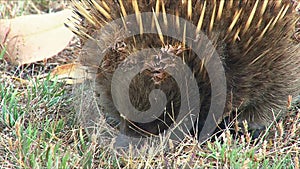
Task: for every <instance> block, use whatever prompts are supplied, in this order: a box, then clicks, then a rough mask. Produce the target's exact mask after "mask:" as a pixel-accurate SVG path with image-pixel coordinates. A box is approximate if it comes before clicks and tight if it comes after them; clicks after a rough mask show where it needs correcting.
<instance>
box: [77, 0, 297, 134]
mask: <svg viewBox="0 0 300 169" xmlns="http://www.w3.org/2000/svg"><path fill="white" fill-rule="evenodd" d="M182 2H183V1H181V0H180V1H164V4H165V8H166V13H169V14H173V15H178V16H180V17H182V18H184V19H187V20H189V21H190V22H192V23H193V24H194V25H197V23H198V20H199V17H200V14H201V9H202V8H203V4H204V2H203V1H200V0H192V7H193V10H192V11H193V13H192V17H191V18H189V17H188V15H187V2H185V3H184V4H182ZM105 3H106V5H107V6H108V7H109V9H110V10H108V9H107V11H109V14H110V16H111V18H107V17H105V16H103V14H101V13H100V12H99V11H98V10H97V9H96V8H94V7H93V5H92V4H89V3H86V4H85V5H86V6H88V7H89V8H90V14H89V16H91V18H93V19H94V20H97V21H98V22H99V23H97V24H91V23H89V22H88V20H84V22H85V26H83V27H86V28H88V31H85V30H84V29H81V28H80V27H82V26H79V30H81V33H79V34H80V35H81V36H82V37H83V39H84V40H86V36H83V35H84V34H85V33H87V34H89V35H93V37H94V38H95V39H97V40H98V39H101V42H100V43H107V44H115V46H109V47H107V46H105V45H104V46H97V45H96V44H93V42H88V43H90V44H85V46H86V47H85V48H84V50H83V55H82V56H81V58H80V60H81V62H82V63H83V64H84V65H88V66H90V67H91V69H95V67H96V68H97V76H96V78H95V82H96V90H95V92H96V93H98V94H99V97H100V102H99V105H100V106H101V108H102V109H103V112H104V113H105V114H106V115H107V116H110V117H114V118H115V119H117V121H121V126H120V129H121V130H123V131H124V132H125V133H127V134H129V135H140V134H141V132H142V133H145V131H146V132H150V133H154V134H158V133H159V130H161V129H164V128H167V127H168V125H170V124H171V123H172V120H171V118H169V117H167V118H165V117H164V116H163V115H162V116H161V117H160V120H156V121H154V122H152V123H148V124H139V123H131V122H130V121H127V120H125V119H123V118H121V117H120V112H118V111H117V110H116V108H115V106H114V103H113V101H112V98H111V91H110V90H111V88H110V87H111V86H110V84H111V78H112V75H113V73H114V70H115V69H116V67H117V66H118V65H119V64H120V63H121V62H122V61H124V60H125V64H126V63H127V62H128V64H129V62H130V60H126V59H125V58H126V56H128V54H130V53H132V52H133V51H135V50H139V49H143V48H147V47H149V46H151V47H161V46H162V44H161V41H160V40H159V37H158V36H157V35H143V37H140V36H137V37H135V41H134V40H133V39H132V38H127V39H124V40H121V41H119V40H120V39H122V38H120V37H122V29H121V30H120V29H118V28H116V29H115V31H114V32H106V33H103V32H102V33H99V32H98V31H97V30H98V29H100V28H101V24H104V23H105V22H104V21H106V22H110V21H111V20H113V19H118V18H120V17H121V13H122V11H121V9H120V5H119V3H118V2H117V1H105ZM122 3H123V5H124V7H125V9H126V12H127V14H130V13H135V10H134V8H133V5H132V1H131V0H123V1H122ZM160 3H161V1H160ZM263 3H264V2H263V1H259V3H258V6H257V9H256V14H255V15H254V18H253V21H252V22H251V24H250V26H249V28H248V29H247V31H245V32H244V30H245V29H246V26H245V25H246V22H247V21H248V18H249V16H250V13H251V11H252V9H253V7H254V5H255V1H252V0H248V1H247V0H245V1H225V4H224V10H223V13H222V15H221V18H218V17H217V15H215V18H214V24H213V28H212V29H211V30H210V23H211V21H212V19H211V18H212V15H213V10H214V8H215V7H216V8H215V9H216V13H217V12H218V8H219V5H220V2H219V1H218V2H217V3H216V4H214V3H213V1H208V2H207V4H206V10H205V17H204V22H203V25H202V31H203V32H204V33H206V34H207V36H208V37H209V38H210V39H211V40H212V42H213V44H214V46H215V47H216V49H217V51H218V53H219V54H220V57H221V58H220V59H221V60H222V62H223V66H224V68H225V73H226V80H227V91H228V94H227V100H226V102H227V106H226V108H225V110H224V114H227V113H229V112H233V114H235V113H234V112H235V111H233V110H238V113H240V114H239V116H238V121H239V122H241V121H243V120H247V121H248V123H249V127H250V128H251V129H260V128H263V127H264V126H267V125H269V124H270V123H271V122H272V121H273V120H274V117H277V115H278V114H279V113H280V112H281V111H283V112H284V110H285V108H286V104H287V99H288V96H289V95H297V94H299V91H300V82H299V81H300V78H299V77H300V56H299V44H298V43H297V42H296V41H294V40H293V39H292V36H293V35H294V30H295V23H296V21H297V20H298V16H297V14H296V13H295V10H294V9H293V7H292V4H291V2H290V1H283V2H282V3H281V4H280V3H279V1H277V0H269V1H268V4H267V6H266V9H265V12H264V13H262V12H261V10H262V8H263V6H264V5H263ZM99 4H100V5H102V6H103V7H104V8H105V6H106V5H105V4H103V3H101V2H99ZM155 4H156V1H154V0H141V1H138V6H139V10H140V11H141V12H152V9H155ZM81 5H82V4H81ZM82 6H83V5H82ZM286 6H289V7H287V8H286V9H287V11H286V14H285V15H284V16H283V17H282V18H281V17H279V19H278V21H277V22H276V23H275V22H274V25H272V24H271V25H270V26H271V27H272V28H271V29H270V28H268V29H266V32H265V34H264V35H263V36H262V37H261V38H260V36H261V34H262V32H263V31H264V30H265V28H266V27H267V26H268V24H269V23H270V21H271V20H273V21H274V20H276V16H278V14H279V13H280V10H281V9H282V7H286ZM105 9H106V8H105ZM283 9H285V8H283ZM240 10H241V13H240V16H239V18H238V20H237V22H236V24H235V26H234V27H233V28H232V30H230V31H228V28H229V27H230V26H231V24H232V22H233V19H234V16H235V15H237V14H238V13H239V11H240ZM77 12H79V13H80V12H81V11H80V10H78V9H77ZM81 17H83V18H84V17H86V16H85V15H83V14H82V16H81ZM86 25H87V26H86ZM170 28H171V27H170ZM172 29H173V27H172ZM237 32H238V35H239V36H238V37H237V36H235V35H237ZM99 37H101V38H99ZM118 44H126V47H124V48H123V46H122V45H121V47H120V45H118ZM168 44H171V45H172V46H178V44H180V43H179V42H178V41H176V40H173V39H169V41H168ZM101 50H106V51H108V52H107V53H106V55H105V59H104V60H103V61H102V62H101V63H98V62H99V58H98V57H97V56H98V55H99V53H97V52H98V51H101ZM158 54H160V53H159V52H158ZM162 55H163V54H162ZM183 55H184V56H188V57H185V61H186V63H187V65H189V67H191V69H192V70H193V72H194V74H195V77H196V79H197V83H198V86H200V87H201V90H199V91H200V92H201V93H200V96H201V98H200V100H201V114H200V120H199V123H200V127H199V128H200V129H201V127H202V125H203V122H204V121H205V118H206V115H207V113H205V112H208V109H209V105H210V97H211V96H210V83H209V79H208V78H207V72H206V71H205V70H204V71H203V70H202V69H201V68H200V66H199V65H201V61H198V60H195V58H196V56H195V54H194V53H192V52H191V51H190V50H185V51H183V52H182V53H180V54H178V57H180V58H183ZM145 57H149V56H145ZM95 63H96V64H95ZM162 65H163V61H162V60H161V61H160V63H159V65H158V66H160V68H161V67H162ZM154 68H155V66H152V67H151V65H150V66H149V68H148V69H147V70H146V71H144V72H143V73H141V74H139V75H138V76H136V77H135V78H134V79H133V81H132V83H131V86H130V98H131V102H132V104H133V105H134V106H136V108H137V109H138V110H140V111H145V110H147V109H149V107H150V103H149V101H148V97H147V96H148V95H149V93H150V91H151V90H153V89H155V88H159V89H161V90H163V91H164V92H165V93H166V95H167V96H168V104H167V106H166V109H167V112H168V113H170V112H171V111H172V110H173V109H175V111H176V110H178V109H179V107H180V92H179V91H178V86H177V85H176V83H175V82H174V79H172V78H171V77H170V76H168V74H167V73H166V72H165V71H164V70H163V69H159V71H158V72H155V71H154V70H156V69H154ZM155 73H158V75H159V77H163V78H161V79H160V78H158V79H157V77H156V76H157V74H155ZM120 83H121V84H122V83H123V82H122V81H120ZM203 89H204V90H203ZM172 101H173V107H172V106H171V103H172ZM121 113H122V112H121ZM162 120H164V121H165V122H162ZM165 123H167V124H168V125H165ZM157 126H159V127H157ZM130 127H133V128H134V130H138V132H135V131H134V130H132V129H130ZM140 129H142V130H140Z"/></svg>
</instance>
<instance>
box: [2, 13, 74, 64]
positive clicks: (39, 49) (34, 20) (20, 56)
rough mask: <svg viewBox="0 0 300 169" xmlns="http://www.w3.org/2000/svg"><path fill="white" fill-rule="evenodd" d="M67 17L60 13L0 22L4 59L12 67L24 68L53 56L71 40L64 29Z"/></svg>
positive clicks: (71, 36)
mask: <svg viewBox="0 0 300 169" xmlns="http://www.w3.org/2000/svg"><path fill="white" fill-rule="evenodd" d="M71 16H72V11H71V10H64V11H61V12H57V13H52V14H44V15H27V16H22V17H17V18H14V19H10V20H4V19H2V20H0V25H1V26H0V42H2V44H4V45H5V46H6V49H7V55H6V57H7V58H8V59H9V60H10V61H12V62H13V63H16V64H25V63H32V62H36V61H40V60H44V59H47V58H50V57H52V56H54V55H56V54H57V53H59V52H60V51H62V50H63V49H64V48H65V47H66V46H67V45H68V43H69V42H70V41H71V39H72V38H73V37H74V34H73V33H72V32H71V31H70V30H69V29H67V28H66V27H65V26H64V22H65V21H66V20H67V18H70V17H71Z"/></svg>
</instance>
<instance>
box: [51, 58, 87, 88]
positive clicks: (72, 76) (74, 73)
mask: <svg viewBox="0 0 300 169" xmlns="http://www.w3.org/2000/svg"><path fill="white" fill-rule="evenodd" d="M87 70H88V69H87V67H85V66H82V65H81V64H79V63H70V64H65V65H61V66H57V67H56V68H55V69H53V71H52V72H51V76H52V77H54V76H56V78H57V79H58V81H65V82H66V83H67V84H77V83H82V82H83V81H84V80H85V79H91V78H92V75H91V74H90V73H88V71H87Z"/></svg>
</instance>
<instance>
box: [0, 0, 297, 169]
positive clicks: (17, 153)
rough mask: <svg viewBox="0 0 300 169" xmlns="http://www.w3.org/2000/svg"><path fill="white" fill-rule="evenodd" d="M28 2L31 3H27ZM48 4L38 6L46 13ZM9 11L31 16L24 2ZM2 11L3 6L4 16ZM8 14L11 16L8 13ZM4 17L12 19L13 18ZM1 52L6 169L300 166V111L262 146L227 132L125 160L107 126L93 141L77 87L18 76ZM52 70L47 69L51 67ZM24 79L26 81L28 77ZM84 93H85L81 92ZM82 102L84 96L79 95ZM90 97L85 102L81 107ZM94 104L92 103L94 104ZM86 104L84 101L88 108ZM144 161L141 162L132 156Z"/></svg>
mask: <svg viewBox="0 0 300 169" xmlns="http://www.w3.org/2000/svg"><path fill="white" fill-rule="evenodd" d="M24 2H25V1H24ZM47 2H49V1H46V0H44V1H26V3H27V4H28V3H34V4H35V5H36V7H38V8H39V10H41V11H43V10H45V11H48V10H49V7H47V4H49V3H47ZM14 3H15V5H17V6H14V7H13V8H12V9H15V10H11V11H18V12H15V13H16V14H18V15H23V14H24V13H28V12H30V10H29V9H32V8H31V7H28V6H26V5H24V4H26V3H21V2H19V1H15V2H14ZM41 6H42V7H41ZM3 8H4V7H3V6H1V5H0V9H3ZM2 11H7V10H2ZM11 11H10V12H8V13H6V15H9V16H12V15H13V14H12V12H11ZM3 56H4V51H3V50H2V51H1V52H0V168H49V169H50V168H128V169H131V168H266V169H267V168H295V169H299V166H300V164H299V163H300V162H299V161H300V160H299V159H300V137H299V136H300V110H299V109H300V104H296V103H295V104H294V107H293V109H291V111H290V112H289V113H288V114H287V116H286V117H285V118H284V119H280V121H278V122H274V124H273V125H272V126H270V128H269V129H268V130H267V131H266V133H265V135H264V136H262V137H261V138H260V139H257V140H251V139H250V135H249V134H248V133H245V134H244V135H242V136H240V137H235V136H233V135H232V134H230V132H229V131H228V130H225V131H223V132H222V133H221V134H220V136H218V137H217V136H215V137H214V138H212V139H211V140H209V141H207V142H204V143H201V144H199V143H198V142H197V141H196V140H195V139H194V138H187V139H186V140H185V141H184V142H182V143H180V144H179V145H176V146H174V145H173V144H172V142H169V140H163V141H162V143H166V144H167V145H168V147H169V149H167V148H166V147H163V146H159V145H158V146H157V145H149V146H146V147H143V148H141V149H139V150H138V151H137V150H134V149H133V148H131V149H129V150H128V151H126V152H125V154H123V155H120V152H117V151H115V150H114V149H113V148H112V147H111V143H112V139H113V138H114V136H115V131H114V129H112V128H111V127H110V126H108V125H107V124H106V123H105V121H104V120H103V118H101V119H100V120H99V121H98V126H97V128H96V129H97V130H95V132H94V133H91V134H90V135H88V134H87V132H86V131H85V129H84V128H85V126H83V125H82V124H81V123H79V122H80V121H79V120H78V118H77V115H76V112H77V111H78V110H75V108H74V107H75V105H74V104H75V103H77V102H76V101H75V100H76V99H78V93H77V94H75V93H76V92H74V91H73V90H72V89H73V88H77V89H79V88H78V86H71V85H67V84H64V83H63V82H58V81H57V80H56V79H55V78H51V77H50V76H49V75H48V76H45V77H44V78H38V77H37V76H36V75H35V74H34V73H32V74H31V73H26V72H34V71H33V70H32V69H37V74H42V72H44V71H45V70H44V69H42V68H37V67H41V66H40V65H39V64H32V65H28V66H24V67H17V68H15V67H14V66H13V65H10V64H8V63H6V62H5V61H4V59H3ZM45 69H48V67H45ZM24 74H25V75H26V76H24ZM79 93H80V92H79ZM79 95H80V96H84V95H81V94H79ZM89 96H90V95H87V96H84V97H83V98H81V99H82V100H85V99H87V97H89ZM89 98H91V97H89ZM82 100H80V101H82ZM135 153H138V155H137V156H134V154H135Z"/></svg>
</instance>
